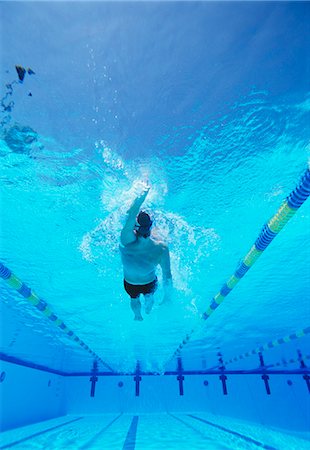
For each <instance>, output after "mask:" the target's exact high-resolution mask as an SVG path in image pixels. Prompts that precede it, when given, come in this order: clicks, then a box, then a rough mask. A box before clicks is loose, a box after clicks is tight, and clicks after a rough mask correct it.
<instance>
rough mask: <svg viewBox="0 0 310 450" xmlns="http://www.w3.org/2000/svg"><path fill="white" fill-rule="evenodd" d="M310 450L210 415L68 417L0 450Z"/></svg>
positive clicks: (294, 440) (303, 443)
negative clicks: (13, 449)
mask: <svg viewBox="0 0 310 450" xmlns="http://www.w3.org/2000/svg"><path fill="white" fill-rule="evenodd" d="M5 448H16V449H53V450H56V449H58V450H59V449H72V450H73V449H74V450H82V449H98V450H99V449H107V450H149V449H153V450H160V449H164V450H177V449H178V450H196V449H197V450H199V449H214V450H215V449H216V450H224V449H230V450H232V449H234V450H243V449H248V450H251V449H258V448H265V449H269V450H272V449H279V450H280V449H285V450H286V449H287V450H288V449H289V450H294V449H296V450H297V449H298V450H309V448H310V441H309V440H307V439H305V437H304V436H303V437H299V436H298V435H292V434H289V433H286V432H283V431H282V430H278V429H275V428H266V427H263V426H262V425H257V424H253V423H250V422H243V421H240V420H235V419H230V418H228V417H220V416H213V415H210V414H207V413H202V412H198V413H188V414H184V413H182V414H180V413H165V414H104V415H67V416H62V417H59V418H57V419H52V420H47V421H44V422H40V423H37V424H33V425H29V426H26V427H21V428H16V429H14V430H9V431H6V432H4V433H2V434H1V440H0V449H5Z"/></svg>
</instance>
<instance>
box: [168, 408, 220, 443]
mask: <svg viewBox="0 0 310 450" xmlns="http://www.w3.org/2000/svg"><path fill="white" fill-rule="evenodd" d="M167 414H168V415H169V416H171V417H173V418H174V419H175V420H178V421H179V422H181V423H183V425H185V426H186V427H187V428H190V429H191V430H193V431H195V433H198V434H199V435H200V436H201V437H202V438H203V439H204V440H207V441H212V442H213V443H214V442H215V440H214V439H211V438H209V437H207V436H206V435H205V434H204V433H202V432H201V431H200V430H198V428H195V427H193V426H192V425H190V424H189V423H187V422H185V421H184V420H182V419H180V418H179V417H177V416H174V415H173V414H171V413H167Z"/></svg>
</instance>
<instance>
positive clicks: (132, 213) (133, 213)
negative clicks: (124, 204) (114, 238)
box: [121, 186, 150, 245]
mask: <svg viewBox="0 0 310 450" xmlns="http://www.w3.org/2000/svg"><path fill="white" fill-rule="evenodd" d="M149 190H150V187H149V186H147V187H145V188H144V190H143V191H142V192H141V194H139V195H138V196H137V197H136V198H135V199H134V201H133V203H132V205H131V206H130V208H129V210H128V211H127V219H126V222H125V225H124V227H123V229H122V232H121V244H122V245H128V244H130V243H131V242H134V241H135V240H136V235H135V233H134V228H135V223H136V217H137V215H138V213H139V210H140V208H141V206H142V203H143V202H144V200H145V199H146V196H147V194H148V192H149Z"/></svg>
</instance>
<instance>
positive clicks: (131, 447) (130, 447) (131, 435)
mask: <svg viewBox="0 0 310 450" xmlns="http://www.w3.org/2000/svg"><path fill="white" fill-rule="evenodd" d="M138 420H139V416H134V417H133V419H132V421H131V424H130V427H129V430H128V433H127V437H126V440H125V442H124V445H123V450H135V446H136V435H137V428H138Z"/></svg>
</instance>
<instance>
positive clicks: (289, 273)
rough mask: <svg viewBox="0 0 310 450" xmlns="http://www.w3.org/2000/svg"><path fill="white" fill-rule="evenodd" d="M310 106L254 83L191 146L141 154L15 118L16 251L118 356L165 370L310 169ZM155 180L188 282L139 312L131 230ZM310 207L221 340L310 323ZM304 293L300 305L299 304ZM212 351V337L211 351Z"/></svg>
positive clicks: (40, 286)
mask: <svg viewBox="0 0 310 450" xmlns="http://www.w3.org/2000/svg"><path fill="white" fill-rule="evenodd" d="M305 105H306V99H305V101H304V102H303V103H299V104H298V103H294V104H287V103H286V104H282V105H274V104H270V102H269V99H268V94H267V93H261V92H253V93H252V94H251V95H249V96H248V97H247V98H243V99H242V100H241V101H240V102H239V104H235V105H233V106H232V107H231V108H230V111H229V112H228V114H226V115H225V117H222V118H219V119H218V120H217V121H216V122H215V121H213V122H211V123H206V124H205V126H204V127H203V128H202V129H201V130H196V138H195V139H194V141H193V143H192V144H191V145H189V147H188V148H187V149H186V151H185V152H184V154H183V155H177V156H175V155H169V154H163V153H162V154H161V155H160V156H154V157H149V158H140V159H125V158H124V157H122V156H121V155H120V154H119V153H117V152H116V151H115V150H113V149H111V148H110V147H109V146H108V145H107V144H106V143H105V142H103V141H99V142H96V143H95V144H94V146H93V149H92V151H91V152H89V151H87V152H86V151H85V150H84V149H82V148H81V149H72V150H70V149H65V148H62V147H61V146H59V145H58V144H57V143H56V142H55V141H53V140H52V139H51V138H46V137H43V136H40V135H38V134H35V132H34V131H33V130H31V129H28V128H25V127H22V126H21V125H19V124H15V125H13V126H12V127H11V128H8V129H7V130H6V133H5V135H4V138H3V140H2V142H1V155H2V162H3V168H4V170H3V174H2V179H3V195H2V199H3V202H4V204H5V210H6V215H5V218H4V220H3V226H2V234H3V236H2V239H3V242H4V243H5V245H4V259H5V261H6V262H7V264H8V266H10V267H11V269H12V270H14V271H15V273H16V274H17V275H18V276H20V277H21V278H22V279H24V280H25V281H27V282H28V283H29V285H30V286H32V287H33V289H35V290H36V291H37V292H38V293H39V295H41V296H42V297H43V298H44V299H45V300H46V301H47V302H48V303H49V304H51V305H52V307H53V308H54V309H55V311H57V312H58V313H59V315H60V317H62V318H63V320H65V322H66V323H67V324H68V326H69V327H70V328H72V329H74V330H75V331H76V332H77V334H78V335H80V337H82V338H83V339H85V341H86V342H87V344H88V345H90V347H91V348H93V349H95V351H97V352H98V354H101V352H102V354H103V353H104V356H105V357H104V359H106V360H108V361H109V363H110V364H111V365H112V366H113V367H117V368H118V369H119V370H131V369H133V366H134V364H135V361H136V360H140V361H142V363H143V364H144V365H145V369H149V370H159V369H160V367H161V365H162V364H163V362H164V361H165V360H166V359H167V357H169V355H170V354H171V352H173V350H174V349H175V347H176V346H177V345H178V343H179V342H180V341H181V340H182V339H183V338H184V337H185V335H186V333H187V332H189V331H190V330H191V329H192V327H196V325H197V324H198V323H199V321H200V319H199V317H200V314H201V313H202V312H203V311H204V310H205V309H206V308H207V306H208V304H209V302H210V300H211V298H212V296H213V295H215V293H216V292H217V291H218V289H219V288H220V287H221V285H222V283H223V282H224V281H225V280H226V279H227V277H229V276H230V275H231V274H232V272H233V271H234V269H235V267H236V265H237V263H238V260H239V259H240V258H242V257H243V256H244V255H245V253H246V252H247V250H248V249H249V248H250V246H251V245H252V243H253V242H254V240H255V239H256V237H257V235H258V233H259V231H260V228H261V227H262V225H263V224H264V223H265V222H266V220H268V219H269V217H270V216H271V215H272V214H273V213H274V212H276V210H277V208H278V207H279V206H280V204H281V202H282V200H283V199H284V198H285V196H286V195H288V194H289V192H290V191H291V190H292V189H293V188H294V187H295V184H296V182H297V181H298V180H299V177H300V175H301V174H302V173H303V171H304V170H305V168H306V166H307V160H308V157H309V154H308V147H307V146H308V138H309V134H307V133H309V130H308V128H307V119H308V115H309V112H308V110H307V109H306V108H305ZM301 130H303V132H301ZM8 136H9V137H8ZM33 136H35V139H33ZM166 139H173V136H172V135H171V136H169V137H167V136H166ZM17 149H18V150H17ZM143 180H148V181H149V183H150V185H151V187H152V188H151V191H150V194H149V196H148V198H147V201H146V204H145V207H146V209H147V210H149V211H150V212H151V214H152V216H153V218H154V222H155V225H154V234H155V235H158V236H160V237H161V238H163V239H164V240H166V241H167V243H168V244H169V247H170V250H171V264H172V273H173V279H174V286H175V293H174V302H173V305H171V306H170V307H159V306H158V304H159V302H160V298H161V295H162V289H161V287H160V288H159V290H158V293H157V294H156V305H155V308H154V311H153V313H152V314H151V316H150V317H147V318H145V321H144V323H142V324H137V323H135V322H133V321H132V312H131V310H130V309H129V302H128V298H127V296H126V294H125V292H123V288H122V268H121V263H120V257H119V252H118V240H119V234H120V231H121V227H122V224H123V223H124V216H125V213H126V210H127V209H128V206H129V205H130V202H131V201H132V200H133V198H134V196H135V192H137V189H139V183H140V182H141V181H143ZM308 216H309V206H308V205H306V204H305V205H304V206H303V207H302V208H301V210H300V211H299V212H298V213H297V214H296V217H294V218H293V219H292V223H291V224H289V225H287V227H286V229H284V230H283V232H282V233H281V236H279V237H277V239H276V241H275V242H274V243H273V244H272V248H270V249H268V250H267V251H266V256H264V257H262V258H261V260H262V261H261V262H258V263H257V266H256V267H255V268H253V269H252V270H253V274H248V275H247V277H246V279H245V280H243V281H242V283H240V287H238V291H237V289H236V293H232V294H231V298H230V299H227V300H226V302H227V305H226V304H225V305H223V306H222V307H221V308H220V309H219V311H218V312H217V314H216V315H214V319H213V317H212V319H210V320H209V322H210V327H209V330H212V333H213V338H212V339H213V340H214V339H216V342H217V345H220V346H222V347H224V346H225V344H226V339H227V338H226V336H227V333H229V341H230V342H231V340H233V341H238V340H239V339H240V336H241V335H242V336H243V339H244V337H245V336H246V339H247V347H246V349H251V348H250V347H251V346H254V347H255V345H256V343H257V342H260V341H261V339H263V336H265V335H266V336H268V337H270V338H272V337H274V336H278V337H281V336H280V335H281V333H285V332H287V331H289V330H293V329H295V328H296V329H298V328H299V327H304V326H306V325H307V324H306V323H305V322H304V319H303V318H302V317H301V315H300V310H302V309H303V308H306V299H304V300H303V298H302V297H301V293H302V292H304V289H305V288H306V286H307V283H308V277H307V275H306V273H305V272H304V271H303V270H301V268H303V267H306V263H307V262H308V258H309V254H308V251H307V249H306V248H305V247H304V245H303V242H304V240H305V239H306V238H307V228H306V227H307V225H306V224H307V222H306V220H307V218H308ZM281 242H282V244H281ZM297 249H298V250H297ZM267 253H268V254H267ZM279 267H281V270H280V269H279ZM159 276H160V274H159ZM291 280H294V282H292V281H291ZM262 286H264V288H262ZM2 289H4V290H5V291H6V288H5V287H2ZM6 295H7V296H8V297H11V296H12V295H14V294H12V292H8V293H7V294H6ZM233 296H234V297H233ZM296 296H297V297H298V298H300V301H299V310H298V311H295V310H294V308H292V309H291V308H290V304H291V298H293V297H296ZM16 301H18V302H21V300H20V299H19V298H18V297H17V296H16ZM279 301H280V302H281V305H282V307H281V308H280V310H279V309H278V304H279ZM304 302H305V303H304ZM22 303H25V302H24V301H23V302H22ZM267 309H268V310H267ZM273 313H276V314H275V315H273ZM266 314H267V317H268V319H267V317H266V318H265V315H266ZM288 316H289V317H290V326H288V323H287V317H288ZM257 318H259V322H260V323H261V325H260V327H257ZM38 320H39V319H38ZM245 323H246V324H247V326H246V328H245ZM208 325H209V324H208ZM37 326H40V327H42V326H43V328H46V330H48V329H49V324H48V323H46V324H45V325H44V324H42V323H41V322H40V325H39V323H38V324H37ZM292 327H293V328H292ZM207 329H208V327H207ZM210 333H211V331H209V332H208V331H207V336H208V335H210ZM265 340H266V338H265ZM213 342H214V341H213ZM209 349H210V344H208V342H204V343H200V350H201V352H202V353H203V352H204V351H206V350H209ZM230 356H233V355H230Z"/></svg>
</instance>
